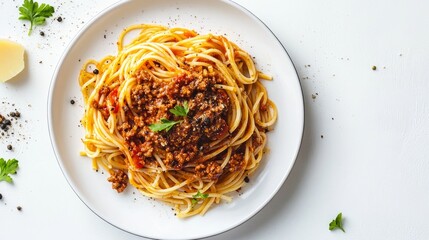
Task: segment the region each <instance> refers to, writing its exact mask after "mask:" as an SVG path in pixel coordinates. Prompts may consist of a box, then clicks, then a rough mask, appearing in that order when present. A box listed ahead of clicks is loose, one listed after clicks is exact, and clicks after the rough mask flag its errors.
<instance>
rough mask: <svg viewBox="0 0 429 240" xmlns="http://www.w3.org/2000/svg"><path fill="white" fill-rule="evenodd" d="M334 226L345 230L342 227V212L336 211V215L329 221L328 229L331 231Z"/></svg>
mask: <svg viewBox="0 0 429 240" xmlns="http://www.w3.org/2000/svg"><path fill="white" fill-rule="evenodd" d="M336 228H339V229H341V230H342V231H343V232H346V231H344V228H343V213H338V215H337V217H336V218H335V219H334V220H332V222H331V223H329V230H331V231H332V230H334V229H336Z"/></svg>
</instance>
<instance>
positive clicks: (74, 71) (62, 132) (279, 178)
mask: <svg viewBox="0 0 429 240" xmlns="http://www.w3.org/2000/svg"><path fill="white" fill-rule="evenodd" d="M136 23H157V24H162V25H167V26H181V27H186V28H190V29H194V30H196V31H197V32H199V33H201V34H204V33H209V32H211V33H215V34H225V35H226V36H227V37H228V38H229V39H231V40H233V41H235V42H236V43H237V44H238V45H239V46H241V47H242V48H243V49H244V50H246V51H248V52H249V53H250V54H251V55H252V56H254V57H255V59H256V63H257V66H258V68H259V69H261V70H263V71H264V72H265V73H267V74H270V75H272V76H273V77H274V80H273V81H272V82H265V86H266V87H267V88H268V92H269V96H270V97H271V98H272V99H273V100H274V102H275V103H276V104H277V106H278V110H279V118H278V122H277V125H276V127H275V130H274V131H273V132H271V133H270V134H269V139H268V141H269V147H270V152H269V153H268V154H267V155H266V156H265V158H264V162H263V164H261V166H260V168H259V170H258V171H257V173H256V174H255V175H253V176H252V177H251V178H250V183H249V184H247V186H246V187H245V188H244V189H243V191H242V192H241V194H237V195H236V196H234V200H233V202H232V203H224V204H220V205H216V206H214V208H212V209H211V210H210V211H208V212H207V214H206V215H205V216H203V217H201V216H196V217H192V218H190V219H185V220H183V219H178V218H176V217H175V216H174V212H173V211H172V210H171V207H168V206H167V205H164V204H162V203H158V202H156V201H153V200H148V199H147V198H145V197H142V196H140V195H139V193H138V192H137V191H135V190H134V189H132V188H131V187H130V188H128V190H127V191H126V192H125V194H117V193H116V192H115V191H113V190H112V189H111V185H110V183H108V182H107V180H106V178H107V177H108V176H107V175H108V174H107V173H106V174H102V173H101V172H98V173H96V172H94V171H93V170H92V168H91V161H90V160H89V159H88V158H85V157H80V156H79V151H81V150H82V148H83V145H82V143H81V140H80V138H81V137H82V136H83V129H82V127H81V126H79V120H80V118H81V116H82V113H83V108H82V99H81V96H80V92H79V86H78V82H77V77H78V73H79V70H80V68H81V65H82V64H83V62H84V61H85V60H87V59H90V58H95V59H101V58H102V57H103V56H105V55H108V54H115V53H116V48H115V47H116V39H117V37H118V35H119V33H120V31H121V30H122V29H123V28H125V27H127V26H129V25H132V24H136ZM70 99H75V100H76V104H74V105H71V104H70ZM48 122H49V131H50V137H51V141H52V146H53V149H54V151H55V154H56V156H57V159H58V163H59V165H60V167H61V170H62V171H63V173H64V176H65V177H66V179H67V181H68V182H69V184H70V186H71V187H72V188H73V190H74V191H75V192H76V194H77V195H78V197H79V198H80V199H81V200H82V201H83V202H84V203H85V204H86V205H87V206H88V207H89V208H90V209H91V210H92V211H93V212H94V213H95V214H97V215H98V216H100V217H101V218H102V219H104V220H105V221H107V222H109V223H111V224H112V225H114V226H116V227H118V228H120V229H123V230H125V231H128V232H130V233H133V234H136V235H140V236H144V237H150V238H162V239H193V238H202V237H207V236H212V235H215V234H218V233H221V232H224V231H227V230H229V229H231V228H234V227H236V226H238V225H239V224H241V223H243V222H245V221H246V220H248V219H249V218H251V217H252V216H254V215H255V214H256V213H257V212H258V211H260V210H261V209H262V208H263V207H264V206H265V205H266V204H267V203H268V202H269V201H270V200H271V198H272V197H273V196H274V195H275V194H276V192H277V191H278V190H279V188H280V186H281V185H282V184H283V182H284V181H285V179H286V177H287V176H288V174H289V172H290V170H291V168H292V166H293V164H294V161H295V158H296V156H297V154H298V151H299V147H300V144H301V138H302V133H303V125H304V107H303V98H302V92H301V87H300V84H299V79H298V77H297V74H296V71H295V68H294V66H293V64H292V61H291V60H290V58H289V56H288V55H287V53H286V51H285V49H284V48H283V46H282V45H281V43H280V42H279V41H278V39H277V38H276V37H275V36H274V35H273V33H272V32H271V31H270V30H269V29H268V28H267V27H266V26H265V25H264V24H263V23H262V22H261V21H260V20H259V19H258V18H257V17H255V16H254V15H253V14H252V13H250V12H249V11H247V10H246V9H244V8H243V7H241V6H239V5H237V4H235V3H233V2H229V1H218V0H206V1H200V0H180V1H179V0H177V1H171V0H156V1H150V0H141V1H124V2H120V3H118V4H115V5H113V6H111V7H109V8H108V9H106V10H105V11H104V12H103V13H101V14H99V15H98V16H97V17H95V18H94V19H93V20H92V21H91V22H90V23H89V24H88V25H87V26H86V27H85V28H84V29H82V31H81V32H80V33H79V34H78V35H77V36H76V37H75V38H74V39H73V41H72V42H71V44H70V45H69V47H68V48H67V49H66V50H65V53H64V55H63V56H62V58H61V60H60V62H59V64H58V66H57V68H56V70H55V73H54V76H53V78H52V82H51V87H50V91H49V102H48ZM133 192H135V194H134V193H133ZM285 204H287V203H285Z"/></svg>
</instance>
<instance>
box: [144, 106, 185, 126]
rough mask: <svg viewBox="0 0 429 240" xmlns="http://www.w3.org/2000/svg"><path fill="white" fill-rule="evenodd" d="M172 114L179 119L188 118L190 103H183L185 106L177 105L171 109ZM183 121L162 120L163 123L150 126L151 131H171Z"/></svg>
mask: <svg viewBox="0 0 429 240" xmlns="http://www.w3.org/2000/svg"><path fill="white" fill-rule="evenodd" d="M170 112H171V113H172V114H174V115H176V116H178V117H186V116H187V115H188V112H189V106H188V102H183V106H180V105H176V106H175V107H174V108H173V109H170ZM181 122H182V120H181V121H171V120H168V119H166V118H162V119H161V122H159V123H153V124H151V125H149V129H150V130H152V131H154V132H159V131H162V130H165V131H167V132H168V131H169V130H170V129H171V128H172V127H173V126H174V125H176V124H178V123H181Z"/></svg>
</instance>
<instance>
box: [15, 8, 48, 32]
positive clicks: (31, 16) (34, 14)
mask: <svg viewBox="0 0 429 240" xmlns="http://www.w3.org/2000/svg"><path fill="white" fill-rule="evenodd" d="M54 12H55V9H54V7H52V6H51V5H49V4H45V3H42V4H40V6H39V3H37V2H33V0H24V3H23V4H22V6H21V7H19V19H20V20H27V21H30V23H31V24H30V30H29V31H28V35H29V36H30V34H31V31H32V30H33V27H34V26H37V25H42V24H44V23H45V20H46V18H49V17H52V14H53V13H54Z"/></svg>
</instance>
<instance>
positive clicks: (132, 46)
mask: <svg viewBox="0 0 429 240" xmlns="http://www.w3.org/2000/svg"><path fill="white" fill-rule="evenodd" d="M135 30H137V31H139V34H138V36H137V37H136V38H134V39H133V40H132V41H131V42H130V43H129V44H125V43H124V38H125V36H127V35H128V34H129V33H130V32H132V31H135ZM117 44H118V54H117V55H116V56H107V57H105V58H104V59H102V60H100V61H96V60H89V61H87V62H86V63H85V64H84V66H83V68H82V70H81V71H80V75H79V84H80V87H81V92H82V95H83V99H84V102H85V104H84V106H85V113H84V116H83V119H82V125H83V126H84V128H85V137H84V138H83V139H82V141H83V144H84V151H82V153H81V154H82V155H84V156H88V157H90V158H92V159H93V167H94V169H98V168H99V166H100V165H101V166H102V167H103V168H104V169H106V170H107V171H108V172H109V173H110V177H109V178H108V181H110V182H112V187H113V188H114V189H116V190H117V191H118V192H122V191H123V190H124V189H125V188H126V186H127V184H128V183H131V184H132V185H133V186H134V187H135V188H137V189H138V190H139V191H140V192H141V193H142V194H143V195H145V196H147V197H152V198H155V199H159V200H161V201H164V202H166V203H169V204H171V205H173V206H174V207H175V210H176V212H177V216H178V217H189V216H193V215H196V214H201V215H203V214H204V213H206V211H207V210H208V209H209V208H210V207H211V206H212V205H213V204H214V203H220V202H221V201H222V200H223V201H227V202H229V201H231V200H232V197H231V196H230V194H229V193H231V192H234V191H237V190H239V189H240V188H241V187H242V186H243V185H244V184H245V182H246V181H248V176H249V175H251V174H252V173H253V172H254V171H255V170H256V169H257V167H258V165H259V163H260V161H261V159H262V157H263V154H264V148H265V145H266V142H267V135H266V132H267V131H268V130H271V129H272V127H273V125H274V123H275V121H276V119H277V108H276V106H275V104H274V103H273V102H272V101H271V100H270V99H269V98H268V94H267V91H266V89H265V87H264V86H263V85H262V83H261V81H260V79H266V80H270V79H271V77H270V76H267V75H265V74H263V73H262V72H259V71H258V70H257V69H256V67H255V64H254V62H253V60H252V58H251V57H250V55H249V54H248V53H247V52H245V51H243V50H242V49H240V48H239V47H238V46H237V45H236V44H234V43H233V42H230V41H229V40H228V39H227V38H225V37H223V36H215V35H212V34H207V35H198V34H197V33H196V32H194V31H192V30H188V29H185V28H167V27H164V26H158V25H146V24H139V25H133V26H130V27H128V28H126V29H124V30H123V32H122V33H121V34H120V36H119V40H118V43H117ZM91 67H92V69H93V71H90V70H89V69H91ZM94 68H95V69H94Z"/></svg>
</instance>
